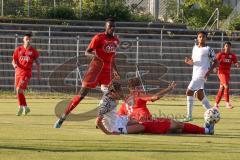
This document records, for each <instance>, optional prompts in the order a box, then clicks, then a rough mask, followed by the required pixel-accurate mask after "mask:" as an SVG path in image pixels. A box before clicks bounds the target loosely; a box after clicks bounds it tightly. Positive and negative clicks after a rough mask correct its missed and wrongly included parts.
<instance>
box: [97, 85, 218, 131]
mask: <svg viewBox="0 0 240 160" xmlns="http://www.w3.org/2000/svg"><path fill="white" fill-rule="evenodd" d="M123 98H124V96H123V91H122V88H121V84H120V83H118V82H116V81H113V82H112V83H111V84H110V85H109V88H108V93H106V94H104V96H103V97H102V99H101V101H100V104H99V112H98V117H97V118H96V125H97V127H98V128H99V129H101V131H102V132H104V133H105V134H109V135H112V134H137V133H151V134H167V133H188V134H214V123H213V124H205V128H203V127H199V126H196V125H193V124H190V123H181V122H177V121H174V120H172V119H166V118H158V119H155V120H148V121H144V122H137V121H136V120H133V119H131V118H129V117H128V116H119V115H118V114H117V112H116V110H117V103H118V100H120V99H123Z"/></svg>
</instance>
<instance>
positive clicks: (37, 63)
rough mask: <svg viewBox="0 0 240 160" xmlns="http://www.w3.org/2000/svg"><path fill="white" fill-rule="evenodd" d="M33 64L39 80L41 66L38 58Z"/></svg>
mask: <svg viewBox="0 0 240 160" xmlns="http://www.w3.org/2000/svg"><path fill="white" fill-rule="evenodd" d="M35 63H36V66H37V78H38V79H40V78H41V76H40V73H41V66H40V61H39V58H36V59H35Z"/></svg>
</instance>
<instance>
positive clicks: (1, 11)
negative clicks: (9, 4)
mask: <svg viewBox="0 0 240 160" xmlns="http://www.w3.org/2000/svg"><path fill="white" fill-rule="evenodd" d="M1 7H2V10H1V16H3V0H2V6H1Z"/></svg>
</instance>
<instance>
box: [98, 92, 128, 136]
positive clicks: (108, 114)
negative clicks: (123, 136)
mask: <svg viewBox="0 0 240 160" xmlns="http://www.w3.org/2000/svg"><path fill="white" fill-rule="evenodd" d="M98 115H99V116H102V117H103V125H104V127H105V128H106V129H107V130H108V131H109V132H120V133H127V131H126V125H127V122H128V117H127V116H118V115H117V103H116V101H115V100H114V99H112V98H111V97H109V96H108V93H106V94H105V95H103V97H102V99H101V101H100V103H99V112H98Z"/></svg>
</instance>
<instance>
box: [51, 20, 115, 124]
mask: <svg viewBox="0 0 240 160" xmlns="http://www.w3.org/2000/svg"><path fill="white" fill-rule="evenodd" d="M114 30H115V21H114V20H113V19H111V18H109V19H107V20H106V23H105V32H103V33H100V34H97V35H95V36H94V37H93V39H92V40H91V42H90V44H89V46H88V48H87V50H86V51H85V55H86V56H88V57H91V58H92V61H91V63H90V65H89V68H88V71H87V72H86V73H85V75H84V79H83V82H82V87H81V89H80V91H79V95H76V96H75V97H73V99H72V100H71V102H70V103H69V104H68V106H67V108H66V110H65V112H64V114H63V115H62V116H61V118H59V119H58V120H57V121H56V123H55V125H54V127H55V128H60V127H61V125H62V123H63V122H64V120H65V119H66V118H67V116H68V114H69V113H70V112H71V111H72V110H73V109H74V108H75V107H76V106H77V105H78V104H79V103H80V101H81V100H82V99H83V98H84V97H85V96H86V95H87V94H88V92H89V90H90V89H91V88H95V87H96V86H97V85H100V86H101V90H102V91H103V92H104V93H105V92H107V88H108V85H109V83H110V82H111V80H112V77H114V79H120V76H119V74H118V71H117V68H116V65H115V54H116V49H117V47H118V45H119V39H118V38H117V37H116V36H114Z"/></svg>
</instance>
